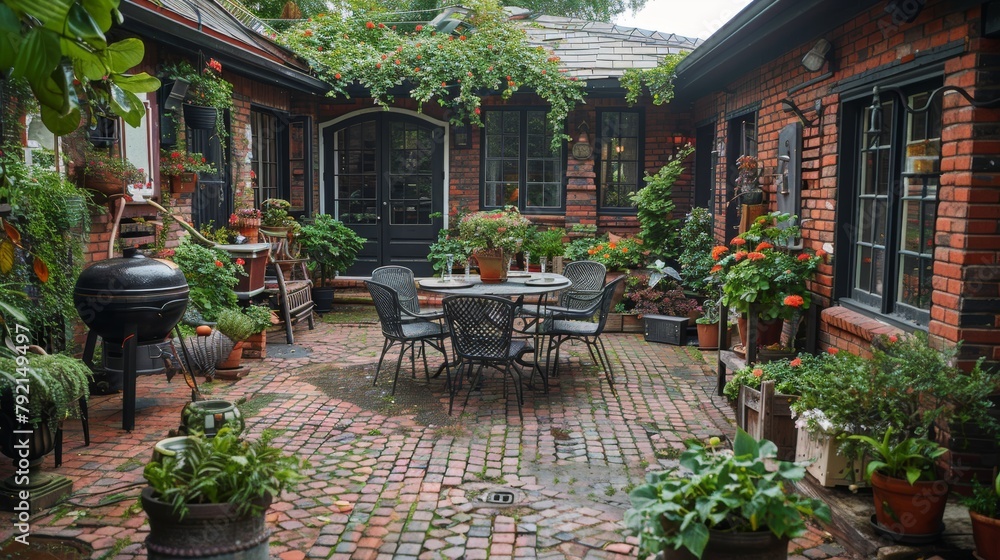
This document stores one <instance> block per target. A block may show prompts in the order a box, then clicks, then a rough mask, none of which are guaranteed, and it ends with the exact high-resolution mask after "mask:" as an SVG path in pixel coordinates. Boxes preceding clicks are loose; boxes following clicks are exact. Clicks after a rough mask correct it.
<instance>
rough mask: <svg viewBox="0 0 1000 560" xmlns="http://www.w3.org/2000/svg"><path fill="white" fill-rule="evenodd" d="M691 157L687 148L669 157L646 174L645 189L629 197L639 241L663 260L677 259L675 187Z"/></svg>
mask: <svg viewBox="0 0 1000 560" xmlns="http://www.w3.org/2000/svg"><path fill="white" fill-rule="evenodd" d="M692 153H694V147H693V146H691V145H690V144H688V145H686V146H684V147H682V148H681V149H679V150H678V151H677V153H676V154H674V155H673V156H670V160H669V162H668V163H667V164H666V165H664V166H663V167H661V168H660V170H659V171H657V172H656V175H649V174H648V173H647V174H646V176H645V177H643V181H645V182H646V186H645V187H643V188H641V189H639V190H638V191H637V192H635V193H633V194H632V202H634V203H635V205H636V217H637V218H638V220H639V237H641V238H642V240H643V242H644V243H645V244H646V249H647V250H648V251H649V252H650V254H651V255H654V256H661V257H665V258H675V257H676V256H677V250H678V247H677V225H678V223H679V222H680V220H678V219H676V218H674V217H673V212H674V207H675V205H674V200H673V190H674V183H675V182H676V181H677V179H678V178H679V177H680V176H681V174H682V173H683V172H684V165H683V164H684V160H685V159H687V157H688V156H690V155H691V154H692Z"/></svg>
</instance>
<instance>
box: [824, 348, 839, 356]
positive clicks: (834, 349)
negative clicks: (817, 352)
mask: <svg viewBox="0 0 1000 560" xmlns="http://www.w3.org/2000/svg"><path fill="white" fill-rule="evenodd" d="M826 351H827V352H829V353H830V354H833V355H834V356H836V355H837V352H840V349H839V348H833V347H830V348H827V349H826Z"/></svg>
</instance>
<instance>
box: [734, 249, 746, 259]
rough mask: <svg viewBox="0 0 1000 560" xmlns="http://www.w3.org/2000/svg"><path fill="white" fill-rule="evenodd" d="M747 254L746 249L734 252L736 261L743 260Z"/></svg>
mask: <svg viewBox="0 0 1000 560" xmlns="http://www.w3.org/2000/svg"><path fill="white" fill-rule="evenodd" d="M746 256H747V252H746V251H737V252H736V253H734V254H733V257H735V258H736V262H740V261H742V260H743V258H744V257H746Z"/></svg>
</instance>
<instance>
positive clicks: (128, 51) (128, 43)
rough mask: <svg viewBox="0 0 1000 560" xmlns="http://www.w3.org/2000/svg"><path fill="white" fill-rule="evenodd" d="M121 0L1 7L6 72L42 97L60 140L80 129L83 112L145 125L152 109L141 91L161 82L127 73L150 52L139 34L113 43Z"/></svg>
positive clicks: (0, 51) (8, 0)
mask: <svg viewBox="0 0 1000 560" xmlns="http://www.w3.org/2000/svg"><path fill="white" fill-rule="evenodd" d="M119 2H120V0H45V1H44V2H38V1H37V0H5V1H4V2H3V3H2V4H0V71H2V72H3V73H4V74H8V73H9V75H10V76H11V77H12V78H25V79H27V81H28V83H29V84H30V86H31V92H32V94H33V95H34V96H35V98H37V99H38V102H39V105H40V108H41V116H42V122H43V123H44V124H45V127H46V128H48V129H49V130H51V131H52V132H53V133H55V134H58V135H64V134H68V133H70V132H72V131H74V130H76V128H77V127H78V126H79V125H80V121H81V116H82V115H83V112H82V111H83V110H86V111H88V113H89V120H90V121H93V120H94V119H95V117H96V115H117V116H120V117H122V118H123V119H125V122H127V123H128V124H130V125H132V126H139V124H140V122H141V120H142V117H143V115H144V114H145V109H144V108H143V104H142V101H141V100H140V99H139V97H138V95H137V94H140V93H147V92H150V91H155V90H157V89H158V88H159V87H160V81H159V80H157V79H156V78H154V77H153V76H150V75H149V74H146V73H145V72H142V73H139V74H134V75H129V74H127V72H128V71H129V70H130V69H131V68H132V67H134V66H135V65H137V64H139V63H140V62H142V58H143V54H144V50H145V47H144V46H143V44H142V41H141V40H139V39H136V38H134V37H129V38H126V39H122V40H121V41H116V42H109V41H108V38H107V37H106V35H105V33H107V32H108V30H109V29H111V26H112V25H113V24H116V23H117V24H121V23H122V21H123V19H122V15H121V12H119V11H118V5H119Z"/></svg>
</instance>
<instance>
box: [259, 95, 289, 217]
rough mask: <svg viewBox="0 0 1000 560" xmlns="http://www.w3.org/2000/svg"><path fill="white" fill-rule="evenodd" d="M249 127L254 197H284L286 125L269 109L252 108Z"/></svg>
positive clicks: (263, 198) (286, 144) (286, 147)
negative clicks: (283, 154)
mask: <svg viewBox="0 0 1000 560" xmlns="http://www.w3.org/2000/svg"><path fill="white" fill-rule="evenodd" d="M250 130H251V134H252V137H253V152H252V153H253V159H252V160H251V162H250V169H251V170H253V173H254V177H255V181H254V200H255V202H256V203H257V205H258V206H259V205H260V203H261V202H262V201H264V200H267V199H269V198H284V196H285V193H286V192H287V186H286V185H285V184H284V183H285V181H286V178H287V158H282V157H281V155H282V153H283V151H285V152H287V149H288V139H287V128H286V127H285V126H284V124H283V123H282V122H281V121H280V120H279V119H278V117H277V115H275V114H274V113H272V112H270V111H261V110H251V111H250Z"/></svg>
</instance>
